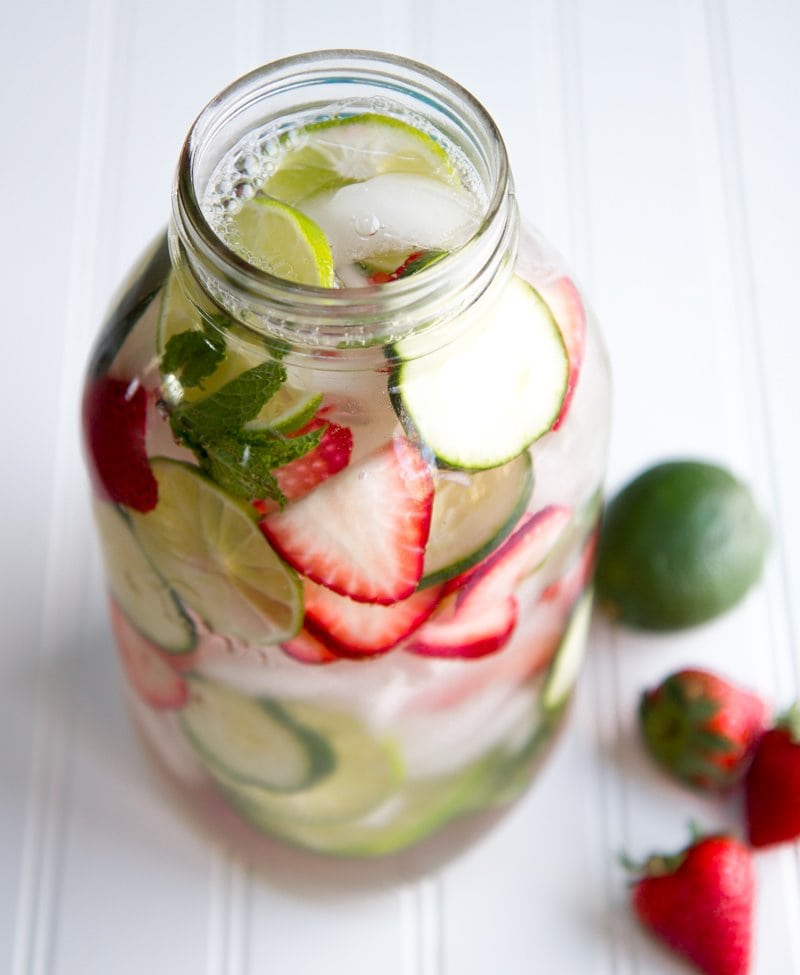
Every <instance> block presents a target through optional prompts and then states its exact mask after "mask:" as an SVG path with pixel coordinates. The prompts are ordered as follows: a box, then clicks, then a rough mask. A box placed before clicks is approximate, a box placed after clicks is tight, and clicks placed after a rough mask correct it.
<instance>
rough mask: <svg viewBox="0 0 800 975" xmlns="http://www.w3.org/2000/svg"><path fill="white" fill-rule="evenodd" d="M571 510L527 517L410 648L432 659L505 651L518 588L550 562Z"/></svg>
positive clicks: (548, 510)
mask: <svg viewBox="0 0 800 975" xmlns="http://www.w3.org/2000/svg"><path fill="white" fill-rule="evenodd" d="M570 514H571V513H570V510H569V509H568V508H560V507H556V506H553V507H550V508H545V509H543V510H542V511H539V512H537V513H536V514H535V515H527V516H526V517H525V518H524V519H523V521H522V524H521V525H520V527H518V528H517V530H516V531H515V532H514V534H513V535H511V536H510V538H508V539H506V541H505V542H504V543H503V544H502V545H501V546H500V547H499V548H498V549H496V550H495V551H494V552H493V553H492V554H491V555H490V556H489V557H488V558H487V559H485V560H484V561H483V562H481V563H480V564H479V565H478V566H477V567H476V568H475V569H473V570H471V571H470V572H468V573H467V575H466V578H465V581H464V583H463V585H462V587H461V588H460V589H457V590H456V591H455V592H454V593H452V594H451V595H450V596H448V597H447V599H446V600H445V601H444V602H443V603H442V605H441V609H440V610H439V611H437V613H436V614H435V616H433V617H432V618H431V619H430V620H428V622H426V623H425V624H423V626H422V627H421V628H420V629H419V630H417V631H416V633H415V634H414V636H413V638H412V639H411V641H410V643H409V646H408V649H409V650H410V651H411V652H413V653H416V654H420V655H421V656H426V657H465V658H469V657H483V656H486V655H487V654H490V653H495V652H496V651H498V650H500V649H501V647H503V646H504V645H505V643H506V641H507V640H508V639H509V637H510V636H511V634H512V632H513V630H514V627H515V625H516V621H517V609H518V607H517V600H516V597H515V596H514V589H515V587H516V586H517V584H518V583H519V582H521V581H522V580H523V579H524V578H525V577H526V576H528V575H530V574H531V573H532V572H534V571H535V570H536V569H537V568H539V566H540V565H541V564H542V563H543V562H544V560H545V559H546V558H547V556H548V554H549V553H550V552H551V550H552V548H553V546H554V545H555V544H556V542H557V540H558V538H559V536H560V535H561V533H562V531H563V529H564V527H565V525H566V524H567V523H568V522H569V519H570Z"/></svg>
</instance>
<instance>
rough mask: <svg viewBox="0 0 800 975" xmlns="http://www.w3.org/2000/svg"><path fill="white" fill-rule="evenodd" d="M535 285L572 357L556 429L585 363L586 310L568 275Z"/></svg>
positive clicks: (554, 425)
mask: <svg viewBox="0 0 800 975" xmlns="http://www.w3.org/2000/svg"><path fill="white" fill-rule="evenodd" d="M535 287H536V290H537V291H538V292H539V294H540V295H541V296H542V298H543V299H544V301H545V303H546V304H547V306H548V308H549V309H550V311H551V312H552V314H553V318H554V319H555V321H556V324H557V325H558V327H559V330H560V331H561V337H562V338H563V339H564V345H565V346H566V348H567V356H568V358H569V375H568V377H567V392H566V395H565V396H564V402H563V403H562V404H561V410H560V412H559V414H558V417H557V418H556V421H555V423H554V424H553V429H554V430H557V429H558V428H559V427H560V426H561V424H562V422H563V420H564V417H565V416H566V413H567V410H568V409H569V404H570V401H571V400H572V394H573V393H574V392H575V386H576V385H577V382H578V376H579V374H580V370H581V365H582V363H583V353H584V349H585V346H586V312H585V310H584V307H583V302H582V301H581V296H580V293H579V292H578V289H577V288H576V287H575V285H574V284H573V283H572V281H571V280H570V279H569V278H566V277H563V278H557V279H556V280H555V281H548V282H546V283H541V282H539V283H537V284H536V285H535Z"/></svg>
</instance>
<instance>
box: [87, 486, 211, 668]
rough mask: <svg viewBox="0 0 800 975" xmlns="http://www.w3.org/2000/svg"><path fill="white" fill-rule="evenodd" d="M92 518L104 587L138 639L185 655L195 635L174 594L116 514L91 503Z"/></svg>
mask: <svg viewBox="0 0 800 975" xmlns="http://www.w3.org/2000/svg"><path fill="white" fill-rule="evenodd" d="M94 517H95V522H96V524H97V529H98V532H99V533H100V540H101V543H102V547H103V556H104V560H105V565H106V575H107V578H108V587H109V589H110V590H111V594H112V595H113V597H114V598H115V599H116V601H117V603H118V604H119V606H120V608H121V609H122V610H123V612H124V613H125V615H126V616H127V617H128V618H129V619H130V621H131V623H133V625H134V626H135V627H136V629H137V630H138V631H139V633H141V634H142V636H144V637H147V639H148V640H150V641H152V642H153V643H156V644H158V646H159V647H161V648H162V649H163V650H166V651H167V652H169V653H185V652H187V651H189V650H191V649H192V647H193V646H194V643H195V631H194V626H193V625H192V622H191V620H190V619H189V617H188V616H187V615H186V613H185V612H184V610H183V608H182V607H181V604H180V603H179V602H178V600H177V599H176V597H175V593H174V592H173V591H172V590H171V589H170V588H169V586H168V585H167V583H166V582H165V581H164V579H163V578H162V577H161V576H160V575H159V573H158V572H156V570H155V569H154V568H153V565H152V564H151V563H150V561H149V559H148V558H147V556H146V555H145V554H144V552H143V551H142V547H141V546H140V545H139V543H138V542H137V540H136V538H135V536H134V534H133V532H132V531H131V528H130V525H129V523H128V521H127V520H126V518H125V517H124V515H123V514H122V513H121V512H120V510H119V509H118V508H117V507H116V506H115V505H113V504H108V503H106V502H105V501H95V502H94Z"/></svg>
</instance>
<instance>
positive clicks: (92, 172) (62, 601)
mask: <svg viewBox="0 0 800 975" xmlns="http://www.w3.org/2000/svg"><path fill="white" fill-rule="evenodd" d="M112 9H113V8H112V5H111V4H108V3H104V2H103V0H94V2H93V3H92V4H91V6H90V9H89V13H88V21H87V29H86V37H85V41H86V43H85V49H86V51H87V54H86V60H85V70H84V76H83V84H82V89H81V91H82V94H81V106H80V129H79V135H78V140H77V142H78V144H77V155H78V167H77V174H78V177H77V178H78V182H77V188H76V193H75V209H74V213H73V221H72V226H73V232H72V246H71V248H70V255H69V258H68V260H69V285H68V291H67V295H66V300H65V302H64V304H63V310H64V320H65V328H64V332H63V355H62V373H61V383H60V389H59V397H58V411H57V416H56V418H55V420H54V433H55V451H56V456H55V463H54V471H55V477H54V482H53V487H54V491H53V503H52V507H51V520H50V524H49V531H48V537H49V539H50V546H49V550H48V557H47V567H46V577H45V581H44V593H45V595H44V612H43V623H42V636H41V642H40V648H39V661H38V667H37V675H36V681H37V686H36V698H35V705H34V721H35V731H34V740H33V745H32V758H31V767H32V769H31V780H30V781H31V785H30V791H29V795H28V797H27V803H26V824H25V834H24V838H23V853H22V868H21V875H20V885H19V897H18V905H19V906H18V914H17V919H16V930H15V943H14V954H13V960H12V973H13V975H48V973H49V972H50V971H51V970H52V961H53V951H54V939H55V934H56V927H57V917H58V903H57V902H58V897H59V883H60V870H61V864H62V856H63V838H64V829H65V819H66V811H67V804H68V803H67V799H68V795H67V771H68V763H69V756H70V751H71V738H72V728H73V721H74V714H73V707H72V704H73V702H71V701H70V700H69V696H68V694H67V693H66V691H65V688H64V681H63V674H62V673H61V662H60V661H59V654H60V653H61V654H62V655H63V650H64V647H76V646H77V645H78V643H79V641H80V638H81V634H82V630H83V624H84V618H83V617H84V614H83V613H82V612H81V609H82V606H83V605H84V601H83V598H82V596H83V587H84V584H85V580H86V576H87V571H86V566H87V564H88V558H87V552H86V544H85V539H86V532H87V527H86V519H85V517H81V515H82V514H84V513H85V505H84V503H83V500H84V499H83V478H82V474H81V473H80V470H79V469H80V451H79V449H78V448H77V443H76V441H77V436H76V426H77V411H76V398H77V397H76V391H77V388H78V386H79V383H80V378H79V377H80V376H81V374H82V368H83V357H84V355H85V349H86V345H87V341H86V339H87V337H88V336H89V335H90V334H91V331H92V329H91V321H92V295H93V293H94V289H93V287H92V275H93V267H94V265H95V260H94V257H95V255H96V252H97V228H98V224H99V213H100V208H101V206H102V199H101V194H100V193H99V192H98V187H99V186H100V178H99V174H100V173H101V171H102V159H103V139H102V136H103V131H104V124H105V121H106V119H107V113H108V109H109V99H108V89H109V84H108V80H109V75H110V65H111V47H112V35H113V26H114V21H113V12H112ZM54 307H55V308H58V305H57V304H54Z"/></svg>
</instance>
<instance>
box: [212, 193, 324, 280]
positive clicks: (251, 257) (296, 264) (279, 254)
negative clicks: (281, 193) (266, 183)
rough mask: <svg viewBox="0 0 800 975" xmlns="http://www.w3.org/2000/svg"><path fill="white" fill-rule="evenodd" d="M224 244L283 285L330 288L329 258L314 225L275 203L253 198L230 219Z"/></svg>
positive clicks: (263, 198) (300, 214)
mask: <svg viewBox="0 0 800 975" xmlns="http://www.w3.org/2000/svg"><path fill="white" fill-rule="evenodd" d="M226 236H227V243H228V245H229V246H230V247H231V249H232V250H234V251H236V253H237V254H239V255H240V256H241V257H243V258H244V259H245V260H246V261H248V262H249V263H250V264H252V265H254V266H255V267H259V268H261V269H262V270H263V271H269V273H270V274H275V275H277V276H278V277H281V278H285V279H286V280H287V281H295V282H297V283H298V284H310V285H315V286H317V287H320V288H332V287H333V286H334V284H335V279H334V274H333V255H332V254H331V249H330V246H329V244H328V240H327V238H326V237H325V234H324V233H323V232H322V230H320V228H319V227H318V226H317V224H316V223H314V221H313V220H312V219H311V218H310V217H307V216H306V215H305V214H303V213H300V211H299V210H295V208H294V207H291V206H289V205H288V204H286V203H281V202H280V201H279V200H273V199H271V198H269V197H265V196H256V197H253V199H252V200H248V201H247V203H245V205H244V206H243V207H242V209H241V210H239V211H238V213H236V214H234V216H233V217H232V218H231V222H230V225H229V226H228V227H227V228H226Z"/></svg>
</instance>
